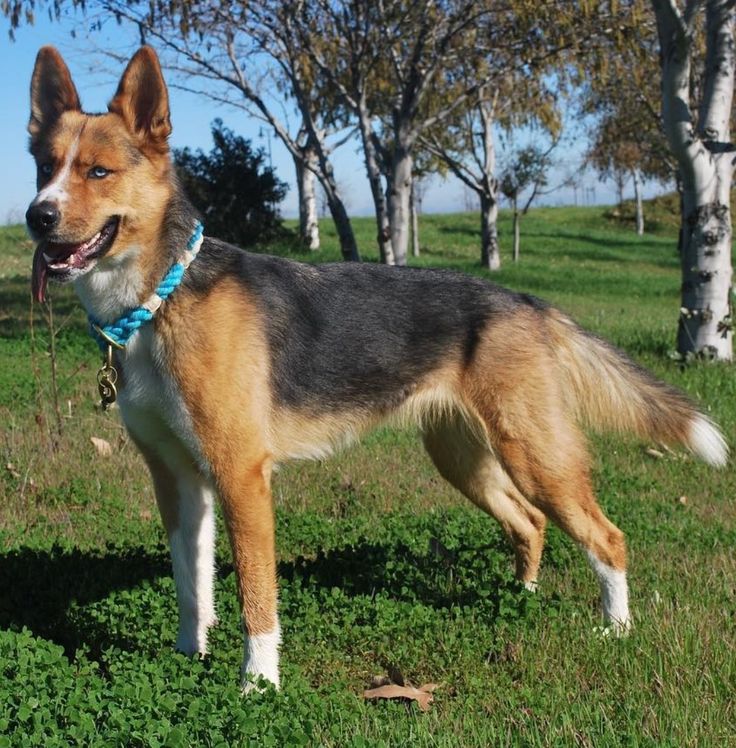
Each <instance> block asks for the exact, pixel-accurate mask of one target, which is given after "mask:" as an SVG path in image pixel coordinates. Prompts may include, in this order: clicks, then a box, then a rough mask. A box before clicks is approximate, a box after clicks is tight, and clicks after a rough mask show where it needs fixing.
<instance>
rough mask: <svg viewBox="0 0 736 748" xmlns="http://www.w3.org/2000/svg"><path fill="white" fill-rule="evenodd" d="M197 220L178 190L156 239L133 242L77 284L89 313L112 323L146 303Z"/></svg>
mask: <svg viewBox="0 0 736 748" xmlns="http://www.w3.org/2000/svg"><path fill="white" fill-rule="evenodd" d="M195 221H196V215H195V212H194V210H193V209H192V208H191V206H190V205H189V203H188V201H187V200H186V198H185V197H184V196H183V195H182V194H181V193H179V192H178V191H177V192H176V193H175V194H174V196H172V198H171V200H170V202H169V204H168V206H167V209H166V210H165V211H164V212H163V214H162V217H161V220H160V223H159V225H158V227H157V230H156V231H155V232H154V237H155V238H151V239H150V240H148V241H141V242H139V243H131V244H130V245H129V246H127V247H125V248H124V249H123V250H122V251H120V252H117V253H116V254H115V255H114V256H112V257H105V258H102V259H101V260H100V261H99V262H98V264H97V265H96V266H95V267H94V268H93V269H92V270H91V271H90V272H89V273H86V274H85V275H83V276H81V277H80V278H78V279H77V280H76V281H75V282H74V287H75V290H76V292H77V294H78V296H79V298H80V300H81V302H82V304H83V305H84V307H85V309H86V311H87V314H88V315H90V316H91V317H92V318H94V319H95V320H97V321H98V322H100V323H102V324H103V325H105V324H110V323H111V322H113V321H114V320H116V319H118V318H119V317H120V316H121V315H123V314H124V313H125V312H127V311H129V310H130V309H133V308H134V307H137V306H139V305H140V304H142V303H143V302H144V301H145V300H146V299H148V298H149V297H150V295H151V294H152V293H153V292H154V290H155V289H156V287H157V286H158V284H159V283H160V282H161V280H162V278H163V277H164V275H165V274H166V272H167V271H168V270H169V268H170V267H171V265H172V264H173V263H174V262H176V261H177V259H178V257H179V255H180V254H181V252H182V251H183V250H184V248H185V247H186V243H187V240H188V239H189V237H190V235H191V233H192V228H193V225H194V223H195Z"/></svg>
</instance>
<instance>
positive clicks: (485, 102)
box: [422, 89, 501, 270]
mask: <svg viewBox="0 0 736 748" xmlns="http://www.w3.org/2000/svg"><path fill="white" fill-rule="evenodd" d="M497 101H498V95H497V91H494V93H493V94H490V93H488V92H486V90H485V89H482V90H481V92H480V94H479V96H478V98H477V100H476V103H475V107H473V108H469V109H467V110H466V111H465V112H463V113H462V116H461V118H460V121H459V122H458V123H457V126H456V128H455V131H454V132H453V131H449V135H450V137H449V138H447V137H445V136H446V135H447V134H448V131H446V132H445V133H443V134H442V135H440V134H439V133H438V132H437V131H434V132H429V133H428V134H427V135H426V136H425V137H424V138H423V139H422V142H423V144H424V145H425V147H426V148H427V149H428V150H430V151H431V152H432V153H434V154H435V155H436V156H437V158H439V159H441V160H442V161H443V162H444V163H445V164H446V166H447V168H448V169H449V170H450V171H451V172H452V173H453V174H454V175H455V176H456V177H457V178H458V179H459V180H460V181H461V182H462V183H463V184H464V185H465V186H466V187H467V188H468V189H470V190H472V191H473V192H475V193H476V194H477V195H478V199H479V201H480V237H481V259H480V262H481V265H482V266H483V267H484V268H487V269H488V270H498V269H499V268H500V267H501V253H500V250H499V244H498V198H499V183H498V179H497V177H496V145H495V141H494V138H493V127H494V124H496V108H497Z"/></svg>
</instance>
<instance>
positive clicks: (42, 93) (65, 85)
mask: <svg viewBox="0 0 736 748" xmlns="http://www.w3.org/2000/svg"><path fill="white" fill-rule="evenodd" d="M81 109H82V105H81V104H80V102H79V94H78V93H77V89H76V88H74V83H73V82H72V76H71V73H70V72H69V68H68V67H67V66H66V63H65V62H64V60H62V59H61V55H60V54H59V53H58V52H57V51H56V50H55V49H54V48H53V47H41V49H40V50H39V52H38V56H37V57H36V66H35V67H34V68H33V77H32V78H31V119H30V121H29V122H28V132H29V133H31V137H35V136H36V135H38V133H39V132H40V131H41V130H42V129H43V128H44V127H47V126H48V125H51V124H53V123H54V122H55V121H56V120H57V119H58V118H59V117H60V116H61V115H62V114H63V113H64V112H67V111H69V110H76V111H81Z"/></svg>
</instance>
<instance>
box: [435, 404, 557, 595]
mask: <svg viewBox="0 0 736 748" xmlns="http://www.w3.org/2000/svg"><path fill="white" fill-rule="evenodd" d="M480 429H481V430H482V427H480ZM423 437H424V446H425V447H426V449H427V452H428V453H429V456H430V457H431V458H432V461H433V462H434V464H435V465H436V467H437V469H438V470H439V472H440V474H441V475H442V477H443V478H445V479H446V480H447V481H448V482H449V483H451V484H452V485H453V486H454V487H455V488H457V490H458V491H460V492H461V493H462V494H464V495H465V496H466V497H467V498H469V499H470V500H471V501H472V502H473V503H474V504H475V505H476V506H478V507H479V508H480V509H482V510H483V511H484V512H486V513H488V514H490V515H491V516H492V517H494V518H495V519H496V520H497V521H498V522H499V524H500V525H501V527H502V528H503V530H504V532H505V533H506V535H507V536H508V538H509V540H510V541H511V543H512V545H513V547H514V552H515V555H516V577H517V579H519V580H520V581H521V582H523V583H524V585H525V586H526V587H527V589H531V590H533V589H536V585H537V576H538V574H539V564H540V561H541V557H542V548H543V546H544V529H545V524H546V519H545V516H544V514H543V513H542V512H540V511H539V510H538V509H535V508H534V507H533V506H532V505H531V504H529V502H528V501H526V499H525V498H524V497H523V496H522V494H521V493H520V492H519V491H518V489H517V488H516V486H514V484H513V482H512V481H511V479H510V478H509V476H508V474H507V473H506V472H505V471H504V469H503V468H502V467H501V465H500V463H499V462H498V460H497V459H496V457H495V456H494V455H493V452H492V451H491V450H490V447H489V445H488V443H487V442H485V441H484V440H483V439H482V438H481V437H480V436H479V434H477V433H475V432H474V431H473V430H472V429H471V428H470V427H469V426H468V424H467V422H466V421H465V419H464V418H462V417H461V416H460V415H457V416H447V417H443V418H442V419H440V420H437V421H433V422H431V423H430V424H428V425H427V427H426V428H425V429H424V433H423Z"/></svg>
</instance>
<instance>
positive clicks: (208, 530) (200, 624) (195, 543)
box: [142, 450, 217, 655]
mask: <svg viewBox="0 0 736 748" xmlns="http://www.w3.org/2000/svg"><path fill="white" fill-rule="evenodd" d="M142 451H143V453H144V456H145V457H146V461H147V463H148V467H149V469H150V471H151V476H152V477H153V484H154V488H155V491H156V502H157V503H158V507H159V511H160V513H161V518H162V519H163V523H164V527H165V528H166V533H167V535H168V537H169V545H170V547H171V562H172V566H173V570H174V583H175V584H176V599H177V603H178V606H179V633H178V635H177V637H176V648H177V649H178V650H179V651H180V652H184V653H185V654H189V655H192V654H195V653H197V652H199V653H200V654H204V653H205V652H206V651H207V631H208V629H209V628H210V627H211V626H214V625H215V624H216V623H217V615H216V613H215V599H214V578H215V495H214V491H213V489H212V487H211V485H210V484H209V483H208V481H207V480H206V479H205V478H204V477H203V476H201V475H200V474H199V472H198V471H197V469H196V468H195V466H194V465H191V464H189V463H188V462H186V461H185V460H180V461H177V462H178V464H177V466H176V471H173V470H171V469H170V468H169V467H167V465H166V464H164V462H163V461H162V460H161V459H160V458H158V457H155V456H152V455H151V454H150V453H148V452H147V450H142Z"/></svg>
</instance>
